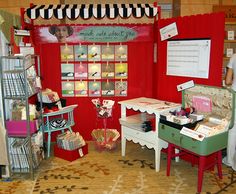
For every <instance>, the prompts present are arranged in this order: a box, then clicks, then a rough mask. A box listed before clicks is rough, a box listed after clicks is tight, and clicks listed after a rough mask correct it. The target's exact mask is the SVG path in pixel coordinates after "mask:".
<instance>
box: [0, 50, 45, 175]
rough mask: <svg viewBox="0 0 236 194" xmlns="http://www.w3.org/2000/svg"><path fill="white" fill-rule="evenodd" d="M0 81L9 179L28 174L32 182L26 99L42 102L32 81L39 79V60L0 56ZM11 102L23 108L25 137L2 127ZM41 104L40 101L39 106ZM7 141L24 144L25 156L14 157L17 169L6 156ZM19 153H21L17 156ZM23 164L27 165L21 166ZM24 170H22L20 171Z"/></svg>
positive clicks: (29, 131) (35, 57)
mask: <svg viewBox="0 0 236 194" xmlns="http://www.w3.org/2000/svg"><path fill="white" fill-rule="evenodd" d="M0 65H1V66H0V77H1V87H2V88H1V89H2V104H3V112H4V115H3V117H4V127H5V128H6V134H7V137H6V142H7V145H8V146H7V147H8V149H7V152H8V160H9V163H10V164H9V172H10V176H11V175H13V174H14V173H28V174H30V177H31V178H32V179H34V170H35V169H36V165H35V160H34V158H33V150H32V142H31V136H32V134H33V133H32V125H31V119H30V110H29V99H30V98H31V97H33V96H35V95H38V96H39V98H40V99H42V94H41V89H40V88H37V87H36V81H37V79H38V78H40V59H39V56H38V55H26V56H2V57H1V59H0ZM11 101H20V102H22V103H23V104H24V106H25V113H26V120H25V121H24V122H25V123H24V126H25V128H26V133H25V135H23V136H21V135H18V134H15V135H12V134H10V133H8V132H9V128H7V126H6V123H7V122H9V120H10V119H11V116H10V115H11V110H10V107H9V104H10V102H11ZM41 101H42V100H40V102H41ZM40 106H41V108H40V112H39V113H40V114H39V118H38V119H39V122H42V119H43V118H42V104H40ZM11 138H14V139H17V140H20V141H21V140H23V141H25V142H27V144H25V147H24V148H26V149H25V152H23V153H25V154H21V155H20V154H18V153H15V154H17V157H18V158H19V159H18V163H19V165H18V167H17V168H16V166H14V162H16V161H15V160H16V158H14V157H16V156H15V155H13V154H12V153H10V151H11V150H10V140H11ZM21 153H22V152H21ZM23 161H24V162H25V164H27V165H23V164H21V163H23ZM23 166H24V168H23Z"/></svg>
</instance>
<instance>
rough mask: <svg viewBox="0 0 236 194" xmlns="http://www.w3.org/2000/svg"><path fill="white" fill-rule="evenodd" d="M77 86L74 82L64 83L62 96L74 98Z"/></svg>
mask: <svg viewBox="0 0 236 194" xmlns="http://www.w3.org/2000/svg"><path fill="white" fill-rule="evenodd" d="M74 88H75V84H74V82H73V81H63V82H62V96H74Z"/></svg>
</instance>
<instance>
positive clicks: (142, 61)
mask: <svg viewBox="0 0 236 194" xmlns="http://www.w3.org/2000/svg"><path fill="white" fill-rule="evenodd" d="M127 45H128V80H127V81H128V96H127V97H105V98H103V97H101V98H100V99H101V100H102V99H111V100H114V101H115V102H116V103H115V109H114V111H113V117H112V119H109V120H108V128H113V129H118V130H119V131H120V124H119V118H120V105H118V103H117V102H118V101H121V100H126V99H129V98H135V97H140V96H146V97H152V96H153V85H152V84H153V76H152V73H153V42H139V43H127ZM37 49H38V52H39V53H40V56H41V72H42V84H43V88H50V89H52V90H54V91H57V92H58V94H59V96H60V97H61V64H60V44H58V43H54V44H41V45H39V46H38V47H37ZM65 99H66V101H67V105H70V104H78V108H77V109H76V110H75V123H76V125H75V126H74V127H73V130H74V131H79V132H80V133H81V135H82V136H83V137H84V139H85V140H91V131H92V130H93V129H94V128H101V127H102V126H103V125H102V122H101V121H99V120H97V119H96V112H95V109H94V105H93V104H92V102H91V99H93V98H92V97H66V98H65Z"/></svg>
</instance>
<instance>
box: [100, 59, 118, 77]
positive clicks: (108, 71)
mask: <svg viewBox="0 0 236 194" xmlns="http://www.w3.org/2000/svg"><path fill="white" fill-rule="evenodd" d="M114 76H115V64H114V63H104V64H102V78H106V79H113V78H114Z"/></svg>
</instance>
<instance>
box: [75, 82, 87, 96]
mask: <svg viewBox="0 0 236 194" xmlns="http://www.w3.org/2000/svg"><path fill="white" fill-rule="evenodd" d="M75 96H88V82H87V81H75Z"/></svg>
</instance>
